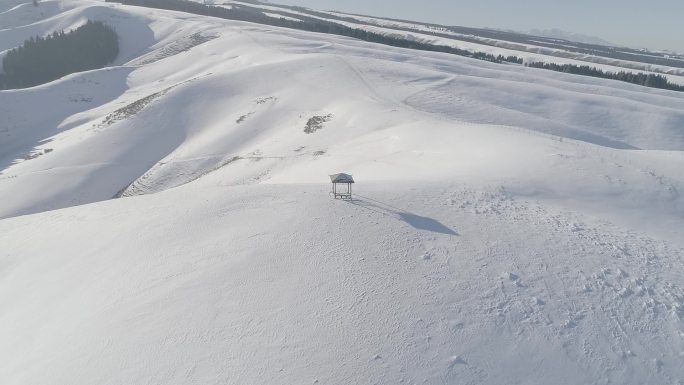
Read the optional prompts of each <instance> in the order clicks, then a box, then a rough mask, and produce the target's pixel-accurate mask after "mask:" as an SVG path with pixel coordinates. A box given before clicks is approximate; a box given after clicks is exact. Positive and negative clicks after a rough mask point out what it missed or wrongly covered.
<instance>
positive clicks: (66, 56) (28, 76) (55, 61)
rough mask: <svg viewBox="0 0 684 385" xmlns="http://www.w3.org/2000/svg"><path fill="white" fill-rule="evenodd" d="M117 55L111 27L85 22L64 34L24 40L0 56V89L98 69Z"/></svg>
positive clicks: (29, 84)
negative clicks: (0, 70)
mask: <svg viewBox="0 0 684 385" xmlns="http://www.w3.org/2000/svg"><path fill="white" fill-rule="evenodd" d="M118 55H119V39H118V36H117V35H116V32H114V29H112V28H111V27H109V26H108V25H106V24H104V23H102V22H99V21H90V20H89V21H88V22H87V23H86V24H84V25H82V26H81V27H78V28H77V29H75V30H73V31H71V32H68V33H65V32H64V31H61V32H55V33H53V34H52V35H48V36H47V37H36V38H33V37H32V38H30V39H29V40H26V41H25V42H24V44H23V45H22V46H20V47H17V48H14V49H12V50H10V51H9V52H7V54H6V55H5V57H4V58H3V59H2V68H3V73H0V89H13V88H26V87H33V86H36V85H39V84H44V83H47V82H50V81H53V80H55V79H59V78H61V77H62V76H64V75H68V74H70V73H74V72H80V71H87V70H91V69H96V68H102V67H104V66H105V65H107V64H109V63H111V62H112V61H113V60H114V59H115V58H116V57H117V56H118Z"/></svg>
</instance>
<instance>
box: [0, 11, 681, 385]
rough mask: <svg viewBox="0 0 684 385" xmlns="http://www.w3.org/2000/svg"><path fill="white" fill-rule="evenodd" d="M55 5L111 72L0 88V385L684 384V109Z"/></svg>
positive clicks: (445, 60) (31, 16)
mask: <svg viewBox="0 0 684 385" xmlns="http://www.w3.org/2000/svg"><path fill="white" fill-rule="evenodd" d="M43 5H44V6H45V7H44V8H43ZM43 5H41V6H39V7H33V6H31V7H28V6H26V5H22V4H21V2H19V1H14V2H11V4H9V3H8V5H2V6H0V21H3V22H4V21H10V20H11V22H12V23H14V24H13V26H14V27H13V28H8V29H3V30H0V44H1V45H0V48H1V49H9V48H11V47H13V46H16V45H17V44H19V43H20V42H21V41H23V39H25V38H26V37H28V36H30V35H32V34H43V33H49V32H51V31H54V30H57V29H63V28H73V27H76V26H78V25H80V23H83V22H85V20H86V19H88V18H91V19H96V20H102V21H105V22H107V23H109V24H111V25H112V26H113V27H114V28H116V30H117V32H118V33H119V35H120V44H121V52H122V53H121V55H120V57H119V58H117V60H116V62H115V63H114V64H113V66H111V67H109V68H105V69H101V70H94V71H88V72H84V73H77V74H72V75H69V76H66V77H64V78H62V79H59V80H56V81H54V82H51V83H49V84H45V85H42V86H39V87H33V88H30V89H24V90H11V91H0V116H2V120H0V196H1V197H2V199H0V218H3V219H1V220H0V245H2V247H1V248H0V341H2V343H1V344H0V362H2V363H3V364H2V365H0V383H1V384H3V385H4V384H10V385H29V384H57V385H80V384H83V385H86V384H88V385H89V384H143V383H153V384H179V385H180V384H183V385H186V384H197V385H200V384H202V385H204V384H222V383H231V384H232V383H235V384H296V383H321V384H356V383H358V384H366V383H376V384H397V383H407V384H411V383H427V384H445V383H447V384H453V383H463V384H502V383H512V384H522V383H525V384H578V383H582V384H584V383H618V384H643V383H654V384H655V383H657V384H677V383H680V382H681V381H682V379H684V366H683V365H682V359H683V358H684V321H683V320H684V287H683V286H682V282H684V266H683V263H684V262H683V257H684V251H683V249H682V248H683V247H684V230H682V229H684V198H683V197H682V196H681V193H680V192H681V191H684V177H683V176H682V173H681V170H682V169H684V152H683V151H684V130H683V129H682V127H684V112H683V111H684V94H682V93H676V92H670V91H662V90H655V89H649V88H644V87H639V86H634V85H630V84H625V83H620V82H615V81H608V80H600V79H592V78H586V77H580V76H573V75H565V74H559V73H555V72H551V71H543V70H537V69H530V68H525V67H521V66H514V65H500V64H493V63H487V62H483V61H476V60H472V59H467V58H462V57H456V56H450V55H445V54H438V53H428V52H418V51H410V50H403V49H396V48H391V47H386V46H381V45H375V44H369V43H365V42H360V41H356V40H353V39H347V38H342V37H336V36H330V35H322V34H314V33H305V32H298V31H293V30H286V29H278V28H272V27H266V26H260V25H256V24H249V23H240V22H231V21H226V20H219V19H214V18H205V17H199V16H193V15H187V14H183V13H177V12H167V11H160V10H151V9H145V8H139V7H125V6H121V5H116V4H112V3H102V2H97V1H86V0H82V1H81V0H79V1H60V2H45V4H43ZM32 12H43V14H38V13H32ZM337 172H349V173H353V175H354V178H355V180H356V181H357V183H356V185H355V186H354V188H355V192H356V193H358V194H359V195H357V196H356V199H355V200H354V201H352V202H343V201H336V200H333V199H331V198H330V197H329V196H328V185H327V184H325V182H326V181H327V180H328V174H332V173H337ZM113 197H122V199H112V198H113ZM49 210H54V211H49ZM29 214H30V215H29Z"/></svg>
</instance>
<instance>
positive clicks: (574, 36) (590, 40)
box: [526, 28, 615, 46]
mask: <svg viewBox="0 0 684 385" xmlns="http://www.w3.org/2000/svg"><path fill="white" fill-rule="evenodd" d="M526 33H528V34H530V35H535V36H543V37H548V38H551V39H563V40H569V41H574V42H576V43H585V44H600V45H611V46H612V45H615V44H613V43H611V42H609V41H605V40H603V39H601V38H600V37H596V36H590V35H583V34H581V33H573V32H568V31H563V30H562V29H558V28H553V29H532V30H529V31H527V32H526Z"/></svg>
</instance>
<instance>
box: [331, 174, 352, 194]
mask: <svg viewBox="0 0 684 385" xmlns="http://www.w3.org/2000/svg"><path fill="white" fill-rule="evenodd" d="M330 181H331V182H332V194H333V196H334V197H335V199H346V200H351V199H352V183H354V178H352V176H351V175H349V174H344V173H339V174H333V175H330ZM338 185H346V188H344V187H342V188H340V187H339V186H338Z"/></svg>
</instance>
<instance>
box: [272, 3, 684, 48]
mask: <svg viewBox="0 0 684 385" xmlns="http://www.w3.org/2000/svg"><path fill="white" fill-rule="evenodd" d="M272 2H274V3H280V4H291V5H300V6H305V7H309V8H314V9H321V10H338V11H343V12H350V13H361V14H366V15H373V16H385V17H392V18H399V19H408V20H415V21H424V22H433V23H436V24H443V25H460V26H466V27H489V28H500V29H512V30H518V31H528V30H531V29H535V28H536V29H552V28H558V29H562V30H565V31H568V32H573V33H581V34H584V35H591V36H597V37H600V38H602V39H604V40H607V41H609V42H612V43H616V44H619V45H625V46H629V47H633V48H651V49H670V50H675V51H679V52H684V0H519V1H516V0H474V1H472V0H471V1H462V0H456V1H454V0H413V1H411V0H272Z"/></svg>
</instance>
